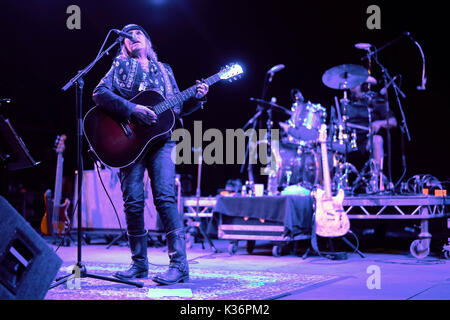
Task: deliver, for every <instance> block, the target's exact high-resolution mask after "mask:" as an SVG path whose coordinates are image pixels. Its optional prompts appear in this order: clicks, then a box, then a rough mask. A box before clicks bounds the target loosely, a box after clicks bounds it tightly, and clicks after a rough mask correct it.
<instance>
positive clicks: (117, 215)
mask: <svg viewBox="0 0 450 320" xmlns="http://www.w3.org/2000/svg"><path fill="white" fill-rule="evenodd" d="M94 165H95V168H96V170H95V171H97V175H98V177H99V179H100V183H101V184H102V187H103V190H105V193H106V196H107V197H108V199H109V202H110V203H111V205H112V207H113V209H114V213H115V215H116V218H117V222H118V223H119V228H120V231H121V232H123V228H122V224H121V223H120V218H119V214H118V213H117V210H116V207H115V206H114V203H113V201H112V199H111V197H110V196H109V193H108V190H106V187H105V184H104V183H103V179H102V176H101V174H100V168H99V166H98V164H97V161H94Z"/></svg>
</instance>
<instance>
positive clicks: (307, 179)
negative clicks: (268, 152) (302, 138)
mask: <svg viewBox="0 0 450 320" xmlns="http://www.w3.org/2000/svg"><path fill="white" fill-rule="evenodd" d="M272 155H273V159H274V160H275V162H276V166H275V174H274V176H273V177H272V178H273V180H274V181H272V183H275V184H276V185H277V186H278V189H280V188H281V189H284V188H286V187H287V186H291V185H300V186H302V187H304V188H306V189H309V190H312V189H313V188H314V186H316V185H317V183H318V182H319V176H320V170H319V169H320V167H319V165H320V164H319V156H318V154H317V152H316V151H315V150H314V149H313V148H311V147H309V146H308V145H298V144H291V143H281V144H280V147H279V148H278V150H277V148H276V147H272Z"/></svg>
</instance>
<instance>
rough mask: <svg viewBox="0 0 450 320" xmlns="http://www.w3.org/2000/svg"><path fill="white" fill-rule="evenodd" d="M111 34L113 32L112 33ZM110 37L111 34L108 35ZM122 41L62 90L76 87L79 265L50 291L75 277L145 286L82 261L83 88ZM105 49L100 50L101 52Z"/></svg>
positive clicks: (102, 53) (52, 286) (95, 60)
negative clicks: (90, 270) (86, 78)
mask: <svg viewBox="0 0 450 320" xmlns="http://www.w3.org/2000/svg"><path fill="white" fill-rule="evenodd" d="M110 32H111V31H110ZM108 36H109V33H108ZM108 36H107V37H106V39H105V42H104V43H106V40H107V38H108ZM120 41H121V38H118V39H116V41H114V43H113V44H112V45H111V46H109V47H108V48H107V49H106V50H105V51H103V52H100V53H99V54H98V55H97V57H96V58H95V59H94V61H92V62H91V63H90V64H89V65H88V66H87V67H86V68H85V69H83V70H80V71H78V74H77V75H75V76H74V77H73V78H72V79H71V80H70V81H69V82H68V83H67V84H65V85H64V87H63V88H62V90H63V91H67V90H68V89H69V88H70V87H72V86H73V85H75V89H76V90H75V95H76V96H75V108H76V115H77V119H76V120H77V121H76V122H77V171H78V185H77V186H78V190H75V192H77V194H78V196H77V199H78V206H77V215H78V226H77V227H78V230H77V238H78V239H77V263H76V265H75V267H74V270H73V271H72V274H70V275H66V276H63V277H61V278H58V279H56V282H55V283H54V284H52V285H51V286H50V289H53V288H55V287H57V286H59V285H61V284H63V283H66V282H68V281H69V280H71V279H73V278H74V277H78V278H94V279H99V280H105V281H111V282H116V283H123V284H128V285H132V286H136V287H138V288H142V287H143V286H144V284H143V283H142V282H134V281H127V280H122V279H118V278H111V277H105V276H100V275H95V274H91V273H88V272H87V270H86V266H85V265H84V264H83V262H82V259H81V251H82V250H81V249H82V248H81V247H82V243H81V242H82V239H83V234H82V219H81V214H82V210H81V207H82V205H81V203H82V201H81V197H82V192H81V188H82V186H83V180H82V179H83V154H82V152H83V148H82V143H83V126H82V124H83V120H82V116H83V108H82V105H83V87H84V80H83V77H84V76H85V75H86V74H87V73H88V72H89V71H90V70H91V69H92V68H93V67H94V65H95V64H96V63H97V61H99V60H100V59H101V58H102V57H103V56H104V55H105V54H109V50H111V49H112V48H113V47H114V46H116V45H117V44H119V43H120ZM102 49H103V46H102V48H101V49H100V51H101V50H102Z"/></svg>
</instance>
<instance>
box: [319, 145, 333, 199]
mask: <svg viewBox="0 0 450 320" xmlns="http://www.w3.org/2000/svg"><path fill="white" fill-rule="evenodd" d="M320 148H321V151H322V152H321V153H322V170H323V184H324V189H325V190H324V191H325V197H327V198H331V196H332V195H331V179H330V169H329V167H328V152H327V143H326V142H321V143H320Z"/></svg>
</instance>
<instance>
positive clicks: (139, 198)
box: [119, 139, 183, 235]
mask: <svg viewBox="0 0 450 320" xmlns="http://www.w3.org/2000/svg"><path fill="white" fill-rule="evenodd" d="M174 147H175V142H174V141H171V140H170V139H167V140H165V141H162V142H160V143H158V144H156V145H154V146H152V147H151V148H150V149H149V150H148V151H147V154H146V155H145V156H144V157H143V158H142V159H141V160H140V161H138V162H136V163H134V164H132V165H130V166H128V167H125V168H122V169H120V173H119V177H120V183H121V187H122V196H123V201H124V211H125V214H126V222H127V230H128V234H130V235H140V234H143V233H145V231H146V229H145V224H144V205H145V203H144V201H145V199H144V172H145V169H147V171H148V175H149V177H150V180H151V187H152V193H153V201H154V203H155V207H156V210H157V211H158V213H159V216H160V218H161V222H162V223H163V225H164V229H165V230H164V231H165V232H166V233H168V232H171V231H173V230H176V229H179V228H182V227H183V221H182V219H181V216H180V213H179V212H178V208H177V199H176V195H175V163H174V162H173V161H172V158H171V152H172V149H173V148H174Z"/></svg>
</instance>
